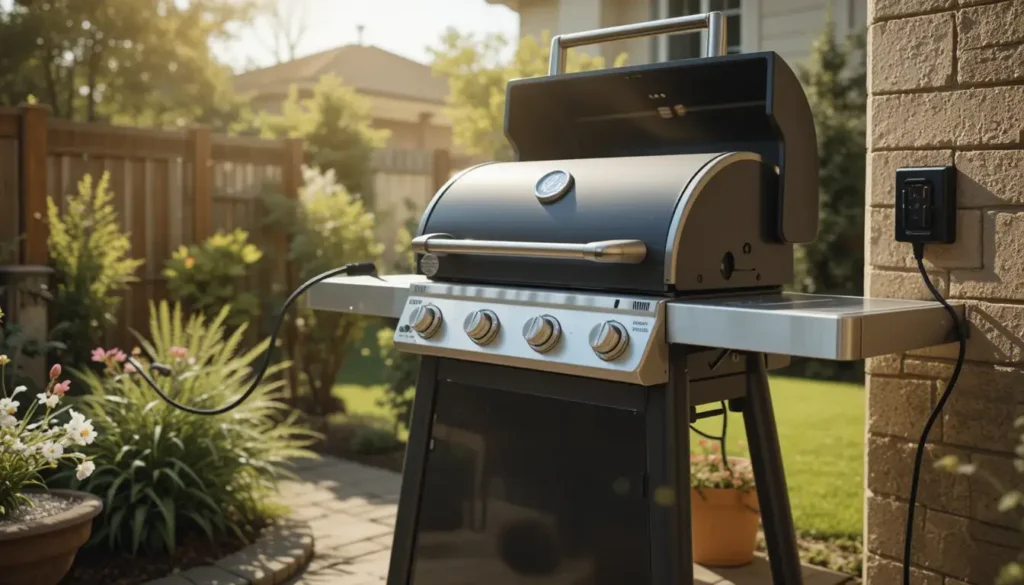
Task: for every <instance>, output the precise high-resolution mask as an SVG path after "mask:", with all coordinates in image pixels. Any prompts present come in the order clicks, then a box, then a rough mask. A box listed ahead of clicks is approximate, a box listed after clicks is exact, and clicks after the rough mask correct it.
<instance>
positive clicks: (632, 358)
mask: <svg viewBox="0 0 1024 585" xmlns="http://www.w3.org/2000/svg"><path fill="white" fill-rule="evenodd" d="M664 305H665V301H664V299H661V298H657V297H633V296H621V295H609V294H587V293H565V292H557V291H546V290H540V289H525V288H524V289H510V288H504V287H503V288H491V287H484V286H473V285H454V284H445V283H424V284H415V285H412V287H411V288H410V291H409V298H408V300H407V301H406V304H405V308H404V310H403V311H402V316H401V318H400V320H399V323H398V327H397V328H396V330H395V337H394V340H395V346H396V347H398V348H399V349H401V350H403V351H408V352H412V353H419V354H423V355H434V356H440V357H450V358H456V359H465V360H470V361H478V362H487V363H495V364H501V365H508V366H515V367H524V368H530V369H536V370H545V371H550V372H556V373H563V374H571V375H576V376H585V377H591V378H601V379H606V380H614V381H620V382H628V383H632V384H640V385H654V384H661V383H664V382H665V381H666V380H667V379H668V345H667V343H666V341H665V333H664V312H665V309H664Z"/></svg>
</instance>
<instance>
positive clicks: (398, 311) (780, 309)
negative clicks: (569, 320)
mask: <svg viewBox="0 0 1024 585" xmlns="http://www.w3.org/2000/svg"><path fill="white" fill-rule="evenodd" d="M427 282H429V281H428V280H427V279H426V278H425V277H423V276H420V275H413V274H400V275H394V276H383V277H380V278H374V277H370V276H356V277H347V276H342V277H338V278H332V279H329V280H327V281H324V282H322V283H320V284H318V285H316V286H314V287H313V288H312V289H310V291H309V296H308V301H309V306H310V307H311V308H313V309H318V310H323V311H341V312H345V313H354V314H359V315H372V316H378V317H390V318H394V319H397V318H398V317H400V316H401V315H402V311H403V309H404V308H405V303H406V300H407V299H408V297H409V289H410V287H411V286H412V285H414V284H424V283H427ZM652 300H661V299H658V298H656V297H652ZM486 303H487V300H486V299H481V308H485V307H483V305H484V304H486ZM952 304H953V307H954V309H956V310H957V312H958V313H959V314H960V315H961V317H962V316H963V310H964V307H963V305H962V304H957V303H952ZM666 329H667V337H668V342H669V343H672V344H679V345H691V346H702V347H714V348H721V349H732V350H738V351H751V352H761V353H769V354H781V355H789V356H795V357H810V358H820V359H827V360H838V361H850V360H861V359H864V358H869V357H875V356H880V355H886V354H890V353H897V352H902V351H911V350H915V349H922V348H926V347H932V346H936V345H943V344H946V343H952V342H953V341H955V335H954V326H953V323H952V322H951V320H950V318H949V315H948V314H947V313H946V311H945V310H944V309H943V308H942V305H940V304H938V303H935V302H930V301H909V300H899V299H870V298H862V297H844V296H829V295H809V294H800V293H778V294H760V295H740V296H732V297H725V298H723V297H716V298H708V299H692V300H678V299H677V300H671V301H669V302H668V303H667V308H666Z"/></svg>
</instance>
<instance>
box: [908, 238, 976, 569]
mask: <svg viewBox="0 0 1024 585" xmlns="http://www.w3.org/2000/svg"><path fill="white" fill-rule="evenodd" d="M914 259H915V260H917V269H918V270H920V271H921V277H922V278H924V285H925V286H926V287H928V291H929V292H931V293H932V296H933V297H935V300H936V301H938V302H939V303H940V304H941V305H942V306H943V308H945V309H946V312H947V313H949V316H950V318H952V319H953V322H954V323H956V332H957V337H958V338H959V341H960V351H959V353H958V354H957V357H956V365H955V366H954V367H953V374H952V375H951V376H950V377H949V382H947V383H946V390H945V391H944V392H943V393H942V396H941V397H939V401H938V402H937V403H936V404H935V408H934V409H932V414H931V416H929V417H928V422H927V423H925V425H924V431H923V432H922V433H921V440H920V441H918V443H917V454H916V455H915V456H914V472H913V475H911V478H910V502H909V507H908V508H907V531H906V532H907V538H906V541H905V542H904V549H903V585H910V557H911V549H912V548H913V547H912V542H913V538H914V508H915V507H916V506H917V488H918V484H919V483H920V481H921V462H922V461H923V460H924V450H925V446H926V444H927V443H928V435H929V433H931V431H932V427H933V426H934V425H935V421H937V420H938V419H939V415H941V414H942V407H944V406H945V405H946V401H947V400H949V397H950V395H951V394H953V388H954V387H955V386H956V381H957V379H958V378H960V370H962V369H963V367H964V357H965V355H966V353H967V327H966V325H965V324H964V322H963V320H961V319H960V317H959V316H958V315H957V314H956V311H954V310H953V307H951V306H949V303H948V302H946V299H944V298H943V297H942V294H941V293H939V291H938V290H936V289H935V285H933V284H932V281H931V279H930V278H928V270H926V269H925V267H924V244H919V243H915V244H914Z"/></svg>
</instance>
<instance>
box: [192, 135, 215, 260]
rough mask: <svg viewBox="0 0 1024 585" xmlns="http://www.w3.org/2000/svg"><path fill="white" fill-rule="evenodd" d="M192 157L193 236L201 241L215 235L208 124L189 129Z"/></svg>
mask: <svg viewBox="0 0 1024 585" xmlns="http://www.w3.org/2000/svg"><path fill="white" fill-rule="evenodd" d="M188 149H189V156H190V158H191V159H192V197H193V205H192V237H193V240H192V241H194V242H201V241H203V240H205V239H206V238H208V237H210V236H212V235H213V139H212V137H211V136H210V128H209V127H208V126H195V127H193V128H191V129H189V131H188Z"/></svg>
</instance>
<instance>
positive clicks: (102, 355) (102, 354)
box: [92, 347, 107, 364]
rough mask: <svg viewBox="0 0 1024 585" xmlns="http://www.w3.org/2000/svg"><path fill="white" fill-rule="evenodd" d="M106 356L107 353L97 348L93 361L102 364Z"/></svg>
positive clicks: (94, 351)
mask: <svg viewBox="0 0 1024 585" xmlns="http://www.w3.org/2000/svg"><path fill="white" fill-rule="evenodd" d="M106 356H107V352H105V351H103V348H102V347H97V348H96V349H94V350H92V361H94V362H97V363H101V364H102V363H103V360H104V359H105V358H106Z"/></svg>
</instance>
